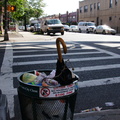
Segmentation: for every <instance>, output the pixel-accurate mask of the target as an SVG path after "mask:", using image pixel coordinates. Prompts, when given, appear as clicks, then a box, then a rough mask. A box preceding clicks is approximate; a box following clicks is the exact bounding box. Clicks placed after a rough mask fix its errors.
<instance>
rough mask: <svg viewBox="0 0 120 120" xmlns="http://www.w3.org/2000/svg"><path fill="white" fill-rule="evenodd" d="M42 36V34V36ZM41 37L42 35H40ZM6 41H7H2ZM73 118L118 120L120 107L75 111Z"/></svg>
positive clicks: (16, 34) (77, 119)
mask: <svg viewBox="0 0 120 120" xmlns="http://www.w3.org/2000/svg"><path fill="white" fill-rule="evenodd" d="M8 34H9V38H10V39H11V38H17V41H18V40H19V38H21V37H23V36H22V34H19V33H15V32H9V33H8ZM43 37H44V36H43ZM41 39H42V37H41ZM3 40H4V36H0V43H2V42H1V41H3ZM3 42H7V41H3ZM73 120H120V109H109V110H101V111H92V112H85V113H75V114H74V119H73Z"/></svg>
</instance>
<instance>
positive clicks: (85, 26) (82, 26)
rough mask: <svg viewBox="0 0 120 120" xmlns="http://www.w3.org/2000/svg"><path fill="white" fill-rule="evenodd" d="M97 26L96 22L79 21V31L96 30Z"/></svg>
mask: <svg viewBox="0 0 120 120" xmlns="http://www.w3.org/2000/svg"><path fill="white" fill-rule="evenodd" d="M95 28H96V26H95V23H94V22H79V23H78V29H79V32H86V33H89V32H94V29H95Z"/></svg>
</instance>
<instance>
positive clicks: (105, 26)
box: [103, 25, 111, 29]
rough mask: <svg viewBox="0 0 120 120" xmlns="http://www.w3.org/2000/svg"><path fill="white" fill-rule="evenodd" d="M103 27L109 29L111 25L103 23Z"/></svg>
mask: <svg viewBox="0 0 120 120" xmlns="http://www.w3.org/2000/svg"><path fill="white" fill-rule="evenodd" d="M103 28H106V29H110V28H111V27H109V26H107V25H103Z"/></svg>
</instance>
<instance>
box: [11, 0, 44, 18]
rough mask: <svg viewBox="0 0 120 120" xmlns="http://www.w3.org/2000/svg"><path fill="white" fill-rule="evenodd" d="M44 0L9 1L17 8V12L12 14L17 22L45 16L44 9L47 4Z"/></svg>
mask: <svg viewBox="0 0 120 120" xmlns="http://www.w3.org/2000/svg"><path fill="white" fill-rule="evenodd" d="M42 1H43V0H9V4H10V5H15V6H16V12H11V13H10V14H11V16H12V18H14V19H15V20H23V19H25V17H26V19H27V20H28V19H30V18H31V17H36V18H38V17H40V16H41V15H42V14H43V10H42V8H43V7H44V6H45V4H44V3H43V2H42Z"/></svg>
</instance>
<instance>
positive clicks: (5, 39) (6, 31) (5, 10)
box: [4, 0, 9, 41]
mask: <svg viewBox="0 0 120 120" xmlns="http://www.w3.org/2000/svg"><path fill="white" fill-rule="evenodd" d="M7 2H8V0H5V1H4V5H5V6H4V13H5V31H4V41H8V40H9V36H8V13H7Z"/></svg>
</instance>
